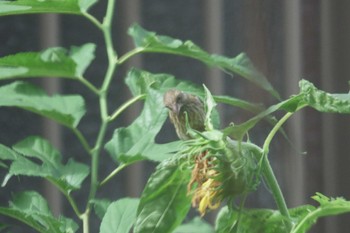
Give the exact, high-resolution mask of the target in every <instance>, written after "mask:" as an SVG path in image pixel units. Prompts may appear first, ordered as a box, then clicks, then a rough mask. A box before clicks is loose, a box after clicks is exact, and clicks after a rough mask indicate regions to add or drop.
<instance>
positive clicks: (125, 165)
mask: <svg viewBox="0 0 350 233" xmlns="http://www.w3.org/2000/svg"><path fill="white" fill-rule="evenodd" d="M128 165H130V164H125V163H124V164H120V165H119V166H118V167H117V168H116V169H114V170H113V171H112V172H111V173H110V174H109V175H108V176H107V177H106V178H105V179H104V180H103V181H102V182H101V183H100V186H102V185H104V184H106V183H107V182H108V181H110V180H111V179H112V178H113V176H115V175H117V174H118V173H119V172H120V171H121V170H123V168H125V167H127V166H128Z"/></svg>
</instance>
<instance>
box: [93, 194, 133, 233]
mask: <svg viewBox="0 0 350 233" xmlns="http://www.w3.org/2000/svg"><path fill="white" fill-rule="evenodd" d="M138 204H139V200H138V199H133V198H123V199H120V200H118V201H115V202H113V203H111V204H110V205H109V207H108V209H107V212H106V214H105V216H104V217H103V219H102V223H101V227H100V233H125V232H129V231H130V229H131V227H132V225H133V224H134V222H135V219H136V210H137V206H138Z"/></svg>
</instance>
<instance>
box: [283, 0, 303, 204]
mask: <svg viewBox="0 0 350 233" xmlns="http://www.w3.org/2000/svg"><path fill="white" fill-rule="evenodd" d="M284 10H285V19H284V20H285V58H284V59H285V65H284V66H285V79H284V80H285V90H286V96H289V95H291V94H295V93H297V92H298V82H299V80H300V78H301V74H302V70H301V67H302V65H301V64H302V54H301V31H302V29H301V22H300V18H301V5H300V1H299V0H296V1H285V8H284ZM287 124H288V125H287V128H288V136H289V137H290V139H291V141H292V142H293V144H294V145H295V147H296V148H297V150H300V149H302V148H303V147H304V145H303V142H304V136H303V135H304V134H303V113H302V112H300V113H297V114H295V115H294V116H293V117H292V119H291V120H290V121H289V122H288V123H287ZM285 151H286V153H285V154H284V156H285V161H286V163H285V171H286V173H285V180H286V189H287V190H286V192H285V193H286V194H287V198H288V201H287V202H288V204H289V205H290V206H296V205H300V204H301V203H304V200H305V197H304V186H305V184H304V180H305V179H304V162H303V158H302V157H301V156H300V155H298V154H297V153H296V152H295V151H294V150H291V148H290V147H288V148H286V149H285Z"/></svg>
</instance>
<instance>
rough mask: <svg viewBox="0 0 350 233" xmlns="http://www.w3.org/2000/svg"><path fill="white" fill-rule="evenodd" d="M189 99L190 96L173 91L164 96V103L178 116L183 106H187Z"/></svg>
mask: <svg viewBox="0 0 350 233" xmlns="http://www.w3.org/2000/svg"><path fill="white" fill-rule="evenodd" d="M187 99H188V94H186V93H184V92H182V91H179V90H176V89H171V90H169V91H167V92H166V93H165V94H164V98H163V102H164V105H165V107H167V108H168V109H169V110H170V111H172V112H173V113H175V114H176V115H179V113H180V110H181V108H182V106H184V105H185V104H186V102H187Z"/></svg>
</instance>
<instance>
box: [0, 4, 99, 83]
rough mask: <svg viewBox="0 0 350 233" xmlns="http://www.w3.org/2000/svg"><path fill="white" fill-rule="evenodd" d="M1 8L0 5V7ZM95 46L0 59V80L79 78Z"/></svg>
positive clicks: (52, 50) (88, 63) (89, 44)
mask: <svg viewBox="0 0 350 233" xmlns="http://www.w3.org/2000/svg"><path fill="white" fill-rule="evenodd" d="M0 6H1V5H0ZM95 47H96V46H95V45H94V44H92V43H87V44H84V45H82V46H80V47H76V46H72V47H71V49H70V51H67V50H66V49H64V48H60V47H57V48H49V49H46V50H44V51H42V52H25V53H17V54H14V55H9V56H5V57H2V58H0V80H1V79H11V78H18V77H23V78H24V77H27V78H28V77H62V78H72V79H77V78H81V77H82V75H83V73H84V72H85V70H86V68H87V67H88V66H89V65H90V63H91V61H92V60H93V59H94V57H95V55H94V52H95Z"/></svg>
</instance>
